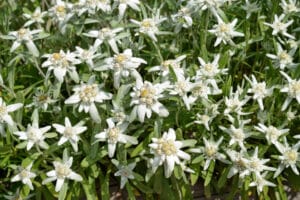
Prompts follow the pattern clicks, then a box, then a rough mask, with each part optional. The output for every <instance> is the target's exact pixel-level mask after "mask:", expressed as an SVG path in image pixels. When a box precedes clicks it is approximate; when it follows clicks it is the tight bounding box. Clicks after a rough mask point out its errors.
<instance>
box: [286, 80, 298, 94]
mask: <svg viewBox="0 0 300 200" xmlns="http://www.w3.org/2000/svg"><path fill="white" fill-rule="evenodd" d="M289 90H290V93H291V95H292V96H293V97H296V96H297V95H299V94H300V80H299V81H292V82H291V83H290V84H289Z"/></svg>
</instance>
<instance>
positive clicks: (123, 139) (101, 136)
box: [95, 119, 138, 158]
mask: <svg viewBox="0 0 300 200" xmlns="http://www.w3.org/2000/svg"><path fill="white" fill-rule="evenodd" d="M106 122H107V124H108V128H107V129H105V130H104V131H103V132H100V133H98V134H96V135H95V138H96V139H97V141H107V143H108V156H109V157H110V158H111V157H113V156H114V154H115V151H116V147H117V143H118V142H120V143H123V144H127V143H130V144H137V143H138V141H137V139H136V138H135V137H133V136H129V135H125V134H124V132H125V131H126V129H127V126H128V124H127V123H122V124H117V125H115V123H114V122H113V121H112V120H111V119H107V120H106Z"/></svg>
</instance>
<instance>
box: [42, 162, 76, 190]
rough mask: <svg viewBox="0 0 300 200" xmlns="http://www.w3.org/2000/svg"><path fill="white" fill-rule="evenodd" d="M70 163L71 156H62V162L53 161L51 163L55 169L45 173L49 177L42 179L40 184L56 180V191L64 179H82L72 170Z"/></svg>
mask: <svg viewBox="0 0 300 200" xmlns="http://www.w3.org/2000/svg"><path fill="white" fill-rule="evenodd" d="M72 163H73V157H70V158H68V157H64V159H63V162H59V161H54V162H53V165H54V168H55V169H54V170H51V171H49V172H47V173H46V174H47V176H48V177H49V178H46V179H45V180H43V182H42V184H43V185H44V184H47V183H49V182H52V181H55V180H56V185H55V191H56V192H58V191H59V190H60V189H61V188H62V186H63V184H64V182H65V179H71V180H75V181H82V177H81V176H80V175H79V174H77V173H75V172H73V171H72V169H71V166H72Z"/></svg>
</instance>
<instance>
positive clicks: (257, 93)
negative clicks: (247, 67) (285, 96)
mask: <svg viewBox="0 0 300 200" xmlns="http://www.w3.org/2000/svg"><path fill="white" fill-rule="evenodd" d="M245 78H246V79H247V81H249V83H250V85H251V88H249V89H248V91H247V92H248V93H253V97H252V98H253V99H255V100H257V102H258V105H259V108H260V110H264V104H263V99H264V98H265V97H267V96H271V95H272V93H273V88H269V89H267V88H266V82H265V81H263V82H259V83H258V82H257V80H256V78H255V76H254V75H252V76H251V78H252V80H250V79H249V78H248V77H247V76H245Z"/></svg>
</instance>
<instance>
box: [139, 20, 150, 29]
mask: <svg viewBox="0 0 300 200" xmlns="http://www.w3.org/2000/svg"><path fill="white" fill-rule="evenodd" d="M141 26H142V27H144V28H151V27H152V23H151V21H150V20H147V19H145V20H143V21H142V23H141Z"/></svg>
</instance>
